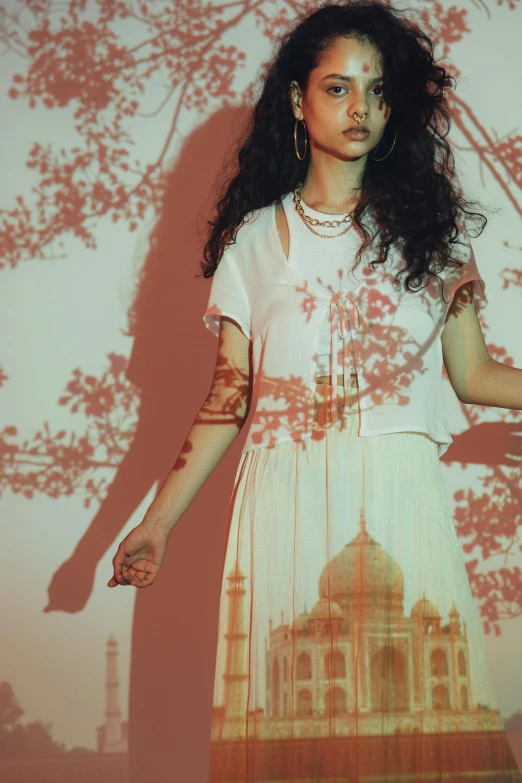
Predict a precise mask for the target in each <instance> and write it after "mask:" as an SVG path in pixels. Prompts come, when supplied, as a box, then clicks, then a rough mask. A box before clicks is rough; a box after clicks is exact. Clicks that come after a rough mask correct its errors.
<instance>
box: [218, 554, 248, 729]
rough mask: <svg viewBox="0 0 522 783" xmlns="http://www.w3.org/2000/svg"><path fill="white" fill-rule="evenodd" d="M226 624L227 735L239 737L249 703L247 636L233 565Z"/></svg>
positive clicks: (240, 580)
mask: <svg viewBox="0 0 522 783" xmlns="http://www.w3.org/2000/svg"><path fill="white" fill-rule="evenodd" d="M227 582H228V587H227V596H228V623H227V633H226V634H225V640H226V649H227V654H226V666H225V673H224V675H223V679H224V682H225V700H224V702H225V703H224V706H225V711H226V720H227V734H228V736H230V737H234V738H239V737H240V736H242V734H243V733H244V731H245V715H246V712H247V702H248V634H247V627H246V620H247V618H246V616H245V595H246V589H245V587H244V582H245V576H244V574H243V573H242V572H241V571H240V570H239V566H238V564H237V563H236V565H235V566H234V568H233V569H232V571H231V572H230V573H229V575H228V577H227Z"/></svg>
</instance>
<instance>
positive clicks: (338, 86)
mask: <svg viewBox="0 0 522 783" xmlns="http://www.w3.org/2000/svg"><path fill="white" fill-rule="evenodd" d="M344 89H345V88H344V87H341V85H340V84H334V86H333V87H330V89H329V90H328V92H331V91H332V90H344ZM334 95H339V93H338V92H336V93H334Z"/></svg>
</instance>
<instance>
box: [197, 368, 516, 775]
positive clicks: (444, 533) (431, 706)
mask: <svg viewBox="0 0 522 783" xmlns="http://www.w3.org/2000/svg"><path fill="white" fill-rule="evenodd" d="M331 392H332V387H331V386H324V385H317V387H316V399H317V405H316V411H315V415H314V421H315V425H314V426H315V430H314V435H313V437H310V438H307V439H303V440H301V441H292V442H289V443H280V444H278V445H276V446H274V447H271V448H259V449H254V450H252V451H248V452H245V453H243V454H242V455H241V459H240V463H239V465H238V469H237V473H236V478H235V483H234V489H233V493H232V498H231V505H230V529H229V535H228V545H227V551H226V556H225V562H224V570H223V580H222V589H221V602H220V616H219V633H218V640H217V656H216V672H215V687H214V706H213V719H212V735H211V742H210V758H209V762H210V774H209V780H210V781H212V783H214V782H217V781H219V782H220V783H223V782H224V781H227V782H230V783H232V782H234V783H235V782H237V781H241V782H246V781H248V783H250V782H251V781H252V782H253V781H256V782H257V781H270V782H271V783H279V781H294V782H295V783H304V781H311V782H313V783H323V782H326V781H350V783H359V781H360V782H361V783H362V781H365V782H369V781H386V782H387V783H389V782H391V781H404V782H406V781H414V782H415V783H418V782H419V781H451V783H453V781H460V780H466V781H478V780H479V781H488V783H489V782H490V781H491V782H492V781H495V782H496V783H497V782H498V783H501V782H502V783H504V782H505V781H517V783H522V775H521V773H520V771H519V769H518V767H517V764H516V762H515V760H514V757H513V754H512V752H511V749H510V746H509V743H508V741H507V738H506V734H505V729H504V724H503V720H502V717H501V715H500V712H499V710H498V706H497V703H496V700H495V694H494V690H493V686H492V681H491V675H490V671H489V668H488V663H487V660H486V655H485V646H484V638H483V629H482V624H481V620H480V618H479V615H478V611H477V608H476V606H475V603H474V600H473V597H472V594H471V590H470V585H469V581H468V577H467V573H466V569H465V565H464V559H463V554H462V550H461V547H460V544H459V541H458V538H457V535H456V531H455V527H454V524H453V520H452V514H451V511H450V508H449V503H448V498H447V491H446V488H445V485H444V483H443V477H442V472H441V465H440V462H439V457H438V450H437V444H436V443H435V442H434V441H433V440H431V438H430V437H429V436H427V435H424V434H422V433H412V432H401V433H391V434H386V435H376V436H372V437H360V436H359V435H358V424H359V416H358V413H359V408H358V399H357V385H356V377H352V385H351V387H350V388H349V389H347V393H349V394H350V400H349V405H347V407H346V409H345V414H344V416H341V417H340V418H338V419H337V420H336V421H334V422H332V418H331V404H330V396H331ZM343 393H344V389H343V387H342V386H339V387H338V395H339V401H340V402H342V395H343ZM339 411H340V412H342V406H341V407H340V408H339Z"/></svg>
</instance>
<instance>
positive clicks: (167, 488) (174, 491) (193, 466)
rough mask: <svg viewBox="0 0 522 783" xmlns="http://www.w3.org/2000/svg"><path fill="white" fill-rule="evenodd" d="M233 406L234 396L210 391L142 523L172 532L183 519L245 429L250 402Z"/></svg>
mask: <svg viewBox="0 0 522 783" xmlns="http://www.w3.org/2000/svg"><path fill="white" fill-rule="evenodd" d="M227 403H228V404H227ZM229 408H230V400H227V399H226V397H225V396H223V395H220V394H219V393H218V392H216V391H215V390H214V391H213V390H211V391H210V392H209V395H208V397H207V399H206V400H205V402H204V403H203V405H202V406H201V408H200V410H199V413H198V414H197V416H196V418H195V419H194V422H193V424H192V426H191V428H190V430H189V433H188V435H187V437H186V440H185V443H184V445H183V447H182V449H181V452H180V454H179V456H178V459H177V460H176V462H175V464H174V466H173V468H172V470H171V471H170V473H169V474H168V476H167V478H166V479H165V481H164V482H163V485H162V487H161V489H160V491H159V492H158V494H157V495H156V497H155V499H154V500H153V502H152V503H151V505H150V506H149V508H148V510H147V513H146V514H145V516H144V518H143V522H142V524H145V525H150V526H152V527H158V528H161V529H162V530H165V531H166V532H167V533H170V532H171V531H172V529H173V527H174V526H175V525H176V524H177V523H178V522H179V520H180V519H181V517H182V516H183V514H184V513H185V511H186V510H187V508H188V507H189V506H190V504H191V503H192V501H193V500H194V498H195V497H196V495H197V494H198V492H199V490H200V489H201V487H202V486H203V484H204V483H205V481H206V480H207V479H208V477H209V476H210V475H211V473H212V472H213V470H214V469H215V468H216V467H217V465H218V464H219V463H220V461H221V460H222V458H223V457H224V455H225V454H226V452H227V451H228V449H229V448H230V446H231V445H232V443H233V442H234V441H235V439H236V438H237V436H238V435H239V433H240V432H241V429H242V426H243V424H244V420H245V410H246V405H243V406H242V407H241V408H240V410H236V411H234V412H230V410H229Z"/></svg>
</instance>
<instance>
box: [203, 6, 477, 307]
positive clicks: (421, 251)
mask: <svg viewBox="0 0 522 783" xmlns="http://www.w3.org/2000/svg"><path fill="white" fill-rule="evenodd" d="M403 14H404V11H398V10H397V9H392V8H390V7H388V6H386V5H383V4H382V3H381V2H377V1H376V0H348V1H347V2H341V3H335V4H331V3H329V4H326V5H323V6H322V7H320V8H319V9H317V10H316V11H314V12H312V13H309V14H308V15H306V16H300V17H297V19H296V20H295V23H294V24H293V25H292V27H291V29H289V30H288V31H287V32H286V33H285V34H284V35H282V36H280V38H279V39H278V45H277V47H276V51H275V53H274V55H273V56H272V58H271V60H270V61H269V62H268V64H267V65H266V74H265V77H264V79H263V85H262V92H261V96H260V98H259V99H258V101H257V103H256V104H255V106H254V107H253V111H252V113H251V116H250V118H249V121H248V122H247V124H246V126H245V131H244V134H243V136H242V138H241V139H239V141H238V142H237V147H236V150H237V165H236V173H235V174H234V176H232V177H229V179H228V181H227V182H226V183H225V184H223V183H222V184H221V188H222V190H221V193H223V192H224V195H222V196H221V198H219V200H218V201H217V204H216V208H217V218H216V220H214V221H211V220H209V221H207V223H208V224H209V225H210V226H211V227H212V228H211V229H210V230H209V232H208V240H207V242H206V244H205V246H204V250H203V256H204V259H205V260H204V261H202V262H201V268H202V273H200V274H199V275H197V277H200V276H201V274H203V277H212V275H213V274H214V271H215V269H216V267H217V264H218V263H219V260H220V258H221V255H222V253H223V250H224V249H225V246H227V245H229V244H233V243H234V242H235V238H236V235H237V231H238V229H239V228H240V226H241V225H242V224H243V222H244V218H245V217H246V215H248V213H250V212H251V211H253V210H256V209H259V208H262V207H265V206H268V205H270V204H273V203H275V202H276V201H278V200H279V199H280V198H282V197H283V196H284V195H285V194H287V193H289V192H290V191H291V190H293V189H294V188H295V186H296V185H297V184H298V183H299V182H304V181H305V179H306V174H307V170H308V165H309V155H307V156H306V157H305V159H304V160H302V161H301V160H299V159H298V158H297V156H296V153H295V148H294V135H293V131H294V123H295V118H294V116H293V113H292V110H291V108H290V103H289V99H288V89H289V86H290V82H291V81H292V80H294V79H295V80H296V81H297V82H298V84H299V86H300V87H301V90H303V91H305V90H306V88H307V85H308V79H309V74H310V71H312V70H313V69H314V68H316V67H317V66H318V65H319V63H320V60H321V57H322V56H323V55H324V53H325V51H326V50H327V49H328V47H329V46H330V45H331V44H332V43H333V42H334V40H335V39H336V38H338V37H339V36H347V37H348V36H349V37H355V38H357V39H359V40H361V41H366V42H370V43H371V44H373V45H374V46H375V47H376V48H377V50H378V51H379V52H380V54H381V57H382V62H383V69H384V70H383V98H384V100H385V102H386V103H387V104H388V106H390V107H391V112H390V118H389V120H388V122H387V125H386V128H385V132H384V134H383V138H382V140H381V142H379V145H377V148H376V149H375V150H372V153H373V154H374V155H375V157H382V156H383V155H384V154H385V152H386V151H388V150H389V149H390V147H391V145H392V142H393V139H394V134H395V133H396V142H395V146H394V149H393V151H392V153H391V154H390V155H388V156H387V157H386V158H385V159H384V160H382V161H381V162H376V161H374V160H373V159H372V156H371V155H368V157H367V163H366V166H365V170H364V172H363V175H362V181H361V191H360V198H359V201H358V203H357V206H356V208H355V210H354V212H353V213H352V217H353V222H354V224H355V225H356V226H357V228H358V229H359V231H360V232H361V235H362V237H363V243H362V245H361V247H360V248H359V250H358V252H357V261H360V259H361V256H362V253H363V252H364V251H365V250H366V248H367V247H368V245H370V244H371V243H373V242H374V241H376V242H377V244H376V248H375V257H373V254H372V261H371V264H372V266H373V268H375V265H376V264H378V263H384V262H385V261H386V259H387V257H388V251H389V248H390V246H392V245H397V246H398V247H399V248H400V250H401V253H402V256H403V258H404V260H405V266H404V268H403V269H402V270H401V271H400V272H399V275H402V274H406V278H405V281H404V285H405V287H406V289H407V290H408V291H410V292H413V291H415V290H419V288H421V287H423V286H424V285H427V283H428V282H429V277H430V276H434V277H437V278H438V277H439V275H438V273H439V272H441V271H442V270H443V269H445V268H446V266H447V265H448V264H449V265H451V266H460V265H461V263H462V262H460V261H457V260H456V259H454V258H452V257H451V245H452V243H454V242H456V241H457V238H458V235H459V230H458V223H459V220H460V219H461V218H462V216H463V214H466V215H468V216H469V217H471V219H472V220H473V221H475V222H476V221H478V222H479V223H480V228H479V230H478V231H477V233H476V234H474V235H473V236H474V237H476V236H479V235H480V234H481V233H482V231H483V230H484V228H485V225H486V223H487V218H486V217H485V216H484V215H483V214H482V213H480V212H474V211H472V210H471V208H472V207H474V206H479V207H481V208H483V206H482V205H481V204H480V203H479V202H477V201H475V200H473V201H472V200H469V199H467V198H466V197H465V196H464V195H463V192H462V188H461V186H460V183H459V180H458V177H457V175H456V172H455V160H454V156H453V153H452V150H451V148H450V145H449V143H448V142H447V141H446V136H447V134H448V132H449V129H450V125H451V122H450V112H449V108H448V102H447V90H448V88H450V87H452V84H453V83H454V82H455V79H454V77H453V76H451V75H450V74H448V72H447V71H446V70H445V69H444V68H443V67H442V66H441V65H437V64H436V63H435V61H434V55H433V51H434V44H433V42H432V41H431V40H430V38H428V36H427V35H426V34H425V33H424V32H423V31H422V30H421V29H420V28H419V27H418V25H417V24H416V23H415V22H413V21H412V20H411V19H407V18H405V17H404V16H403ZM381 149H382V152H381ZM367 210H368V213H369V214H370V213H371V215H372V217H373V220H374V221H375V225H376V227H377V232H376V236H374V235H373V234H371V233H370V232H369V231H368V226H366V225H365V224H364V222H363V217H364V214H365V213H366V211H367ZM459 211H460V212H461V215H459ZM396 283H397V284H399V281H398V278H396Z"/></svg>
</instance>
